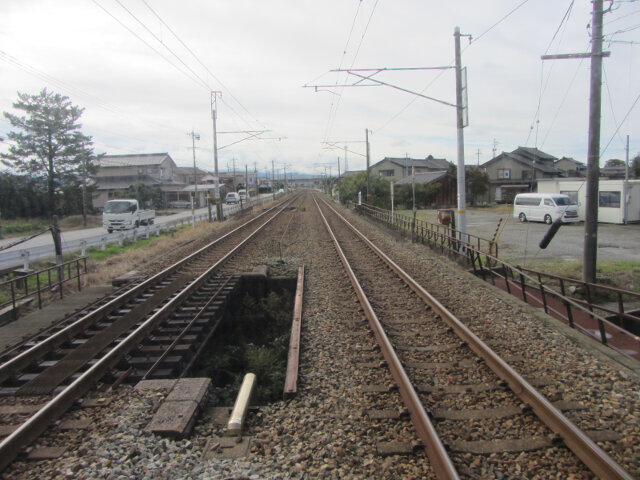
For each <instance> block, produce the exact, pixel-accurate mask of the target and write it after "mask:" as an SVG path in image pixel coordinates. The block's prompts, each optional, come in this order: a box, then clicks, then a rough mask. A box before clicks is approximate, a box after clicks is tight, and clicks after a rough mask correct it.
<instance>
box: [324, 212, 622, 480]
mask: <svg viewBox="0 0 640 480" xmlns="http://www.w3.org/2000/svg"><path fill="white" fill-rule="evenodd" d="M316 205H317V206H318V209H319V210H321V211H322V212H323V216H324V218H325V220H324V221H325V224H326V227H327V229H328V230H329V231H330V232H331V233H330V235H331V236H332V237H333V239H334V242H335V244H336V248H337V249H338V251H339V254H340V256H341V260H342V263H343V265H344V266H345V269H346V270H347V272H348V274H349V276H350V278H351V282H352V284H353V286H354V288H355V289H356V292H357V294H358V297H359V300H360V303H361V304H362V306H363V309H364V311H365V315H366V316H367V319H368V321H369V324H370V325H371V327H372V329H373V331H374V334H375V336H376V339H377V341H378V344H379V345H380V347H381V350H382V353H383V355H384V358H385V361H386V363H387V365H388V366H389V369H390V371H391V373H392V375H393V378H394V381H395V384H396V385H397V387H398V389H399V391H400V394H401V396H402V398H403V401H404V404H405V406H406V408H407V409H408V411H409V414H410V416H411V419H412V422H413V424H414V427H415V429H416V431H417V433H418V436H419V437H420V439H421V441H422V442H423V445H424V447H425V450H426V452H427V455H428V456H429V459H430V462H431V463H432V466H433V468H434V470H435V472H436V474H437V475H438V477H439V478H458V470H459V469H461V468H465V469H466V468H468V466H469V465H473V466H474V468H476V469H478V470H479V471H481V470H483V466H482V464H483V463H485V462H494V463H495V462H512V463H514V464H516V463H517V464H521V465H522V467H518V468H521V471H522V472H525V471H526V470H527V465H528V464H529V462H531V461H532V459H533V458H536V459H538V460H539V459H540V458H544V461H545V462H547V463H548V464H549V468H550V469H551V468H555V469H556V470H557V474H558V475H562V474H563V473H565V474H566V473H567V471H566V470H563V468H571V469H572V470H571V471H575V469H578V471H580V472H581V473H582V474H583V475H585V476H589V475H592V474H595V475H597V476H599V477H600V478H631V477H630V476H629V475H628V474H627V473H626V472H625V471H624V470H623V469H622V468H621V467H620V466H618V465H617V464H616V463H615V462H614V461H613V460H612V459H611V458H610V457H609V456H608V455H607V454H606V453H605V452H604V451H603V450H602V449H601V448H600V447H599V446H598V445H597V444H596V443H595V441H594V440H592V439H591V438H590V435H592V436H594V438H597V432H595V433H594V432H589V433H585V432H583V431H581V430H579V429H578V428H576V427H575V426H574V425H573V423H571V422H570V421H569V420H568V419H567V418H566V417H565V416H564V415H563V413H562V411H561V410H563V409H564V410H571V409H575V408H580V406H579V405H572V404H571V403H570V402H563V401H562V399H559V400H558V401H556V402H555V403H552V402H550V401H549V400H547V399H545V398H544V397H543V396H542V395H541V394H540V393H539V392H538V391H537V390H536V389H535V388H534V387H533V386H532V383H533V384H535V383H536V382H535V379H534V380H532V381H531V382H527V381H526V380H525V379H523V378H522V377H521V376H520V375H518V374H517V373H516V371H515V369H514V368H512V367H511V366H510V365H509V364H508V363H507V361H505V359H502V358H500V357H499V356H498V355H496V354H495V353H494V352H493V351H492V350H491V349H490V348H489V347H488V346H487V345H486V344H484V343H483V342H482V341H480V339H479V338H478V337H476V336H475V335H474V334H473V333H472V332H471V331H470V330H469V329H468V328H466V327H465V326H464V324H462V322H460V321H459V320H458V319H456V318H455V317H454V316H453V315H452V314H451V313H450V312H449V311H448V310H447V309H446V308H444V307H443V306H442V305H441V304H440V303H439V302H438V301H437V300H435V299H434V298H433V297H432V296H431V295H430V294H429V293H428V292H426V291H425V290H424V289H423V288H422V287H421V286H420V285H418V284H417V282H415V281H414V280H413V279H412V278H411V277H409V275H407V274H406V273H405V272H404V271H403V270H402V269H401V268H400V267H398V266H397V265H395V264H394V263H393V262H392V261H391V260H390V259H389V258H388V257H387V256H386V255H385V254H384V253H382V252H381V251H379V250H378V249H377V248H376V247H375V246H374V245H373V244H372V243H371V242H370V241H368V240H367V239H366V238H365V237H364V236H363V235H362V234H360V233H359V232H358V231H357V230H356V229H355V228H354V227H352V226H351V225H349V224H348V222H346V220H345V219H344V218H343V217H341V216H340V215H338V214H337V212H336V211H335V210H334V209H333V208H332V207H330V206H329V205H328V204H327V203H326V202H320V203H318V202H316ZM506 360H509V359H506ZM523 360H524V359H522V358H515V359H512V361H523ZM578 459H579V460H578ZM534 463H535V462H534ZM589 470H590V472H589ZM550 471H551V470H550Z"/></svg>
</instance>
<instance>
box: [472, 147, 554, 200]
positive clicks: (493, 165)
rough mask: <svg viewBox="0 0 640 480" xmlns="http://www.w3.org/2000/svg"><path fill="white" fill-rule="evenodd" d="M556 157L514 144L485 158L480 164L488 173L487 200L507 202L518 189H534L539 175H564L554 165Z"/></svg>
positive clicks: (529, 190)
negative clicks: (508, 149)
mask: <svg viewBox="0 0 640 480" xmlns="http://www.w3.org/2000/svg"><path fill="white" fill-rule="evenodd" d="M557 160H558V159H557V158H556V157H554V156H553V155H549V154H547V153H544V152H542V151H540V150H538V149H537V148H529V147H518V148H516V149H515V150H514V151H513V152H502V153H501V154H500V155H498V156H496V157H494V158H492V159H491V160H489V161H488V162H485V163H484V164H482V165H481V166H482V167H483V168H484V169H485V171H486V172H487V174H488V175H489V183H490V188H489V201H491V202H498V203H509V202H512V201H513V198H514V197H515V196H516V194H518V193H522V192H533V191H535V189H536V185H537V181H538V180H539V179H542V178H557V177H562V176H564V172H563V171H562V170H560V169H558V168H556V167H555V162H556V161H557Z"/></svg>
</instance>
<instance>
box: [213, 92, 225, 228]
mask: <svg viewBox="0 0 640 480" xmlns="http://www.w3.org/2000/svg"><path fill="white" fill-rule="evenodd" d="M218 95H220V96H222V92H213V91H212V92H211V119H212V121H213V166H214V175H215V177H216V179H215V197H216V220H218V221H219V222H221V221H222V220H223V219H222V204H221V202H220V174H219V173H218V136H217V132H216V117H217V113H216V104H217V101H216V100H217V98H218Z"/></svg>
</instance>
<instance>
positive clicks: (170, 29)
mask: <svg viewBox="0 0 640 480" xmlns="http://www.w3.org/2000/svg"><path fill="white" fill-rule="evenodd" d="M142 3H144V4H145V5H146V7H147V8H148V9H149V10H150V11H151V12H152V13H153V14H154V15H155V16H156V18H157V19H158V20H159V21H160V22H161V23H162V24H163V25H164V26H165V27H166V28H167V29H168V30H169V32H171V34H172V35H173V36H174V37H175V38H176V40H178V42H180V44H181V45H182V46H183V47H184V48H185V49H186V50H187V51H188V52H189V53H190V54H191V55H192V56H193V58H195V60H196V61H197V62H198V63H199V64H200V65H201V66H202V68H204V69H205V71H206V72H207V73H208V74H209V75H211V77H212V78H213V79H214V80H215V81H216V82H218V83H219V84H220V86H221V87H222V88H223V89H224V90H225V92H226V93H227V94H228V95H229V96H230V97H231V98H232V99H233V100H234V101H235V102H236V103H237V104H238V105H239V106H240V107H241V108H242V109H243V110H244V111H245V112H246V113H247V115H249V116H250V117H251V118H252V119H253V120H254V121H255V122H256V123H257V124H258V125H260V126H261V127H262V128H266V127H265V126H264V125H263V124H262V122H260V121H259V120H258V119H257V118H256V117H255V116H254V115H252V114H251V112H249V110H248V109H247V108H246V107H245V106H244V105H243V104H242V103H241V102H240V100H238V99H237V98H236V97H235V96H234V95H233V93H232V92H231V90H230V89H229V87H227V86H226V85H225V84H224V83H223V82H222V80H220V79H219V78H218V77H217V76H216V75H215V74H214V73H213V72H212V71H211V70H210V69H209V67H207V65H206V64H205V63H204V62H203V61H202V60H200V58H199V57H198V56H197V55H196V54H195V52H194V51H193V50H192V49H191V48H190V47H189V46H188V45H187V44H186V43H185V42H184V41H183V40H182V39H181V38H180V37H179V36H178V34H177V33H176V32H175V31H174V30H173V29H172V28H171V27H170V26H169V25H168V24H167V22H165V21H164V20H163V19H162V17H161V16H160V15H159V14H158V13H157V12H156V11H155V10H154V9H153V8H152V7H151V6H150V5H149V3H148V2H147V1H146V0H142ZM227 106H228V105H227ZM238 117H240V118H241V119H242V117H241V116H240V115H239V114H238ZM247 124H249V122H247Z"/></svg>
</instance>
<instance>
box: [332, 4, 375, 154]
mask: <svg viewBox="0 0 640 480" xmlns="http://www.w3.org/2000/svg"><path fill="white" fill-rule="evenodd" d="M378 2H379V0H376V1H375V3H374V5H373V8H372V9H371V13H370V14H369V18H368V19H367V24H366V25H365V28H364V31H363V32H362V35H361V36H360V41H359V42H358V47H357V48H356V52H355V54H354V56H353V59H352V60H351V67H349V68H353V65H355V62H356V59H357V58H358V54H359V53H360V48H361V47H362V43H363V42H364V37H365V36H366V34H367V31H368V30H369V25H370V24H371V19H372V18H373V14H374V13H375V11H376V8H377V6H378ZM358 9H359V7H358ZM349 37H351V33H350V34H349ZM341 64H342V62H341ZM343 91H344V87H343V88H342V89H341V91H340V95H338V98H337V100H336V104H335V105H336V106H335V109H334V112H333V115H332V116H330V119H329V123H328V126H327V131H326V132H325V136H324V140H323V141H326V140H327V139H328V138H329V136H330V135H331V130H332V129H333V123H334V122H335V119H336V118H337V116H338V109H339V108H340V102H341V100H342V93H343Z"/></svg>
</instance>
